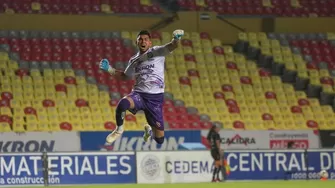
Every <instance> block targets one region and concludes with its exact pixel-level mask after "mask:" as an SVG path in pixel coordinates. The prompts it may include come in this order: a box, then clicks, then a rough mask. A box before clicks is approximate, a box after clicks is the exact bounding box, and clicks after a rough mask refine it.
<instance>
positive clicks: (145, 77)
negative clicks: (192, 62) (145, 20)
mask: <svg viewBox="0 0 335 188" xmlns="http://www.w3.org/2000/svg"><path fill="white" fill-rule="evenodd" d="M183 35H184V31H183V30H175V31H174V32H173V39H172V41H171V42H169V43H167V44H165V45H163V46H153V47H152V43H151V36H150V33H149V32H148V31H145V30H143V31H141V32H139V34H138V36H137V39H136V45H137V48H138V53H136V54H135V55H134V56H133V57H131V58H130V60H129V62H128V66H127V68H126V69H125V71H119V70H116V69H114V68H113V67H112V66H110V65H109V62H108V60H107V59H103V60H101V62H100V68H101V69H102V70H104V71H108V72H109V73H110V74H111V75H112V76H115V77H117V78H119V79H129V78H133V77H135V85H134V87H133V90H132V92H131V93H130V94H129V95H127V96H125V97H124V98H122V99H121V100H120V101H119V103H118V105H117V107H116V113H115V119H116V126H117V127H116V129H115V130H114V131H113V132H112V133H110V134H109V135H108V136H107V138H106V143H107V144H111V143H113V142H114V141H115V140H116V139H117V138H119V137H120V136H121V135H122V133H123V131H124V127H123V125H124V118H125V114H126V111H127V110H128V111H130V112H131V113H132V114H134V115H135V114H136V112H138V111H140V110H143V111H144V113H145V117H146V120H147V122H148V124H146V125H144V135H143V138H144V141H145V142H147V141H148V140H149V139H150V138H153V139H154V140H155V141H156V142H157V143H158V144H162V143H163V142H164V120H163V101H164V87H165V84H164V68H165V66H164V64H165V56H166V55H168V54H170V53H171V52H172V51H173V50H175V49H176V48H177V47H178V43H179V40H180V39H181V37H182V36H183Z"/></svg>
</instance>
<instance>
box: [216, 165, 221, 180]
mask: <svg viewBox="0 0 335 188" xmlns="http://www.w3.org/2000/svg"><path fill="white" fill-rule="evenodd" d="M220 172H221V166H220V167H219V168H218V170H217V171H216V179H220V177H219V176H220Z"/></svg>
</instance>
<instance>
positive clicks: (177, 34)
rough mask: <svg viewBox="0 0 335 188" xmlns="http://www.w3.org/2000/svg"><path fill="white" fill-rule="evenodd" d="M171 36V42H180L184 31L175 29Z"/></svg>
mask: <svg viewBox="0 0 335 188" xmlns="http://www.w3.org/2000/svg"><path fill="white" fill-rule="evenodd" d="M172 35H173V40H177V41H178V40H180V39H181V37H182V36H184V30H181V29H177V30H175V31H173V33H172Z"/></svg>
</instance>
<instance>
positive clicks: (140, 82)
mask: <svg viewBox="0 0 335 188" xmlns="http://www.w3.org/2000/svg"><path fill="white" fill-rule="evenodd" d="M161 48H165V46H154V47H152V48H149V49H148V50H147V51H146V52H145V53H149V52H152V51H153V50H155V51H157V50H158V51H160V52H161V54H156V55H155V57H152V58H149V59H148V60H147V61H143V62H139V63H132V60H133V59H135V58H136V57H138V56H139V55H140V53H139V52H138V53H137V54H136V55H134V56H133V57H131V58H130V60H129V62H128V66H127V68H126V70H125V72H124V73H125V74H126V75H127V76H135V80H136V82H135V85H134V88H133V91H137V92H142V93H149V94H157V93H164V87H165V84H164V68H165V55H167V54H168V53H169V52H167V51H166V50H160V49H161Z"/></svg>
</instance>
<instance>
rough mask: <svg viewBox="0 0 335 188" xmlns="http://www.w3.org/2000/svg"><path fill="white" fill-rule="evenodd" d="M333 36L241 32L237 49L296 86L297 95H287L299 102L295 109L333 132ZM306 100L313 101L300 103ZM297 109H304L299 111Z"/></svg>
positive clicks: (329, 34) (322, 34)
mask: <svg viewBox="0 0 335 188" xmlns="http://www.w3.org/2000/svg"><path fill="white" fill-rule="evenodd" d="M333 36H334V34H333V33H328V34H324V33H315V34H272V33H270V34H268V36H267V35H266V34H265V33H252V32H251V33H240V34H239V41H237V43H236V45H235V47H234V50H235V51H237V52H241V53H244V54H245V55H246V57H247V59H252V60H255V61H257V64H258V66H260V67H263V68H266V69H268V70H271V72H272V73H273V74H274V75H277V76H280V77H281V78H282V80H283V82H285V83H290V84H292V86H294V87H295V90H296V92H295V95H294V93H293V92H289V93H287V92H286V96H287V97H292V96H293V97H294V98H295V99H298V103H296V102H294V101H292V102H294V103H291V106H292V109H291V110H292V111H295V113H297V114H298V115H299V114H300V115H303V116H305V118H307V117H313V118H314V121H315V122H314V123H315V124H316V126H317V127H319V128H321V129H329V128H332V127H333V126H334V112H333V109H332V107H331V106H330V105H333V99H334V94H333V78H332V77H331V76H330V74H332V68H331V67H332V64H333V57H332V55H331V54H332V53H331V51H332V50H333V47H332V45H333V42H332V41H331V40H334V38H333ZM328 39H329V40H330V41H329V40H328ZM291 45H292V46H291ZM321 54H322V56H321ZM328 67H329V68H330V69H328ZM306 97H309V99H307V100H306V101H305V102H301V101H300V100H301V98H306ZM319 101H320V102H319ZM283 102H285V101H283ZM287 102H289V101H287ZM320 103H321V105H320ZM293 107H294V108H293ZM295 107H300V108H302V110H299V111H296V108H295Z"/></svg>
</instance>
